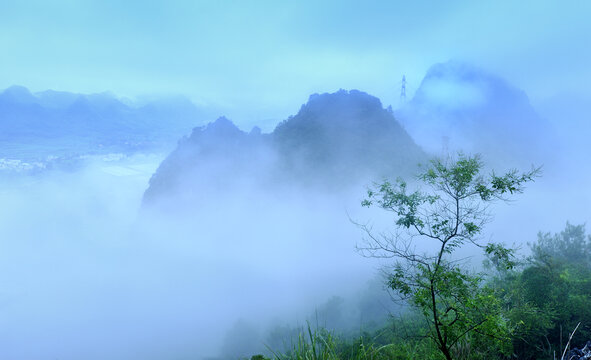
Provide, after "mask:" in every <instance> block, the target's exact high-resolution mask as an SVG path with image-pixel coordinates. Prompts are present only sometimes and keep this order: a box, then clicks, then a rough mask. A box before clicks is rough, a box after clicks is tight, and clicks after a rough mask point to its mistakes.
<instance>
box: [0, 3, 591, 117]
mask: <svg viewBox="0 0 591 360" xmlns="http://www.w3.org/2000/svg"><path fill="white" fill-rule="evenodd" d="M590 18H591V2H589V1H582V0H581V1H573V0H563V1H549V0H548V1H415V0H413V1H410V0H409V1H394V0H393V1H369V0H367V1H348V0H340V1H320V0H312V1H304V0H300V1H278V0H276V1H207V2H206V1H172V0H152V1H150V0H144V1H121V0H118V1H114V0H101V1H99V0H96V1H84V0H79V1H75V0H70V1H66V0H62V1H46V0H38V1H27V0H19V1H16V0H0V49H1V56H0V88H5V87H8V86H10V85H12V84H21V85H24V86H27V87H29V88H31V89H32V90H34V91H38V90H44V89H48V88H51V89H56V90H67V91H76V92H101V91H105V90H109V91H112V92H114V93H115V94H117V95H120V96H127V97H135V96H141V95H145V94H155V93H156V94H169V93H175V94H185V95H187V96H189V97H190V98H191V99H193V100H194V101H195V102H197V103H205V104H216V105H219V106H223V107H226V108H227V109H228V110H227V113H228V115H229V116H231V117H233V118H234V119H235V120H236V121H237V122H241V121H242V120H243V121H246V122H251V121H252V120H253V119H260V120H261V121H263V120H265V119H281V118H285V117H286V116H287V115H289V114H293V113H295V112H296V111H297V109H298V108H299V106H300V104H302V103H303V102H305V101H306V99H307V97H308V95H309V94H310V93H313V92H325V91H335V90H338V89H339V88H346V89H349V88H357V89H360V90H364V91H367V92H369V93H371V94H374V95H377V96H379V97H380V98H381V99H382V101H383V102H384V103H385V104H389V103H394V104H395V102H396V101H397V98H398V92H399V89H398V86H399V85H398V83H399V81H400V78H401V76H402V74H406V75H407V78H408V80H409V83H410V85H411V90H412V88H413V87H416V86H418V83H419V82H420V80H421V78H422V77H423V75H424V74H425V72H426V70H427V69H428V68H429V66H430V65H432V64H433V63H436V62H442V61H447V60H449V59H457V60H467V61H470V62H473V63H475V64H476V65H479V66H481V67H484V68H487V69H490V70H492V71H494V72H497V73H499V74H501V75H502V76H504V77H506V78H508V79H509V80H510V81H512V82H513V83H515V84H516V85H518V86H520V87H522V88H523V89H524V90H526V91H527V92H528V94H530V96H531V97H533V98H544V97H549V96H552V95H554V94H555V93H559V92H565V91H572V92H579V93H584V92H588V90H587V84H588V83H589V82H590V81H591V70H590V67H589V64H591V50H590V48H591V47H590V46H589V45H587V44H586V43H587V42H589V43H591V40H590V39H591V21H589V19H590Z"/></svg>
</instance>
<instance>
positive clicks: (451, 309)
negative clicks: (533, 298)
mask: <svg viewBox="0 0 591 360" xmlns="http://www.w3.org/2000/svg"><path fill="white" fill-rule="evenodd" d="M482 172H483V163H482V162H481V160H480V158H479V157H478V156H465V155H462V154H460V155H458V157H457V158H456V159H448V160H445V161H443V160H438V159H436V160H433V161H432V162H431V163H430V165H429V166H427V167H426V168H425V169H424V171H423V172H422V173H421V174H419V175H418V176H417V180H418V181H419V183H422V185H423V186H425V187H426V190H423V189H422V188H420V187H417V188H416V189H414V190H413V191H411V190H410V189H409V185H408V183H407V182H405V181H404V180H402V179H397V180H396V181H395V182H390V181H384V182H382V183H380V184H376V185H375V186H374V187H373V188H370V189H369V190H368V193H367V198H366V199H365V200H364V201H363V202H362V205H363V206H367V207H369V206H377V207H379V208H381V209H384V210H386V211H390V212H392V213H393V214H394V216H395V225H396V228H397V232H396V233H394V234H376V233H374V232H373V231H372V229H371V227H369V226H367V225H360V226H361V228H362V229H363V230H365V233H366V237H365V239H364V240H365V241H364V244H363V245H362V246H360V247H359V250H360V252H361V253H362V254H363V255H365V256H370V257H380V258H393V259H395V260H396V262H395V264H394V266H393V268H392V269H391V271H390V272H389V273H388V276H389V280H388V286H389V287H390V288H391V289H392V290H394V291H396V292H397V294H398V295H400V297H401V298H402V299H405V300H408V302H409V303H410V304H412V305H413V306H415V307H416V308H417V309H419V310H420V311H421V313H422V314H423V317H424V319H425V320H426V323H427V325H428V333H427V335H428V336H429V337H430V338H431V339H432V341H433V342H434V343H435V344H436V346H437V348H438V349H439V351H440V352H441V354H442V355H443V357H444V358H445V359H448V360H449V359H452V358H454V357H456V356H455V355H456V353H458V351H460V350H461V348H462V346H463V344H465V343H466V342H469V343H471V344H479V345H480V347H479V349H474V352H473V354H472V355H471V357H472V358H479V357H481V358H482V357H486V352H487V351H495V352H501V353H508V352H509V351H510V347H508V346H507V345H508V344H510V343H511V342H510V341H509V334H510V329H509V325H508V323H507V321H506V318H505V317H503V316H502V315H501V301H500V300H499V298H498V297H496V296H495V294H494V293H493V291H492V289H490V288H488V287H486V286H483V277H482V275H481V274H474V273H472V272H470V271H469V270H468V269H467V267H466V266H465V264H463V263H462V262H461V261H458V259H456V258H454V256H453V255H454V252H455V251H456V250H457V249H458V248H460V247H462V246H463V245H465V244H466V243H472V244H474V245H477V246H479V247H480V248H482V249H484V250H485V252H486V253H487V255H489V257H490V258H491V259H492V260H493V261H494V262H495V264H496V265H497V266H500V267H504V268H511V267H513V266H514V262H513V257H512V256H513V252H512V251H511V250H510V249H507V248H505V247H503V246H501V245H499V244H488V245H483V244H480V243H479V242H478V237H479V235H480V234H481V233H482V230H483V227H484V225H485V224H486V223H487V222H488V221H490V218H491V215H490V213H489V211H488V206H489V205H490V204H491V203H492V202H494V201H497V200H501V201H506V200H509V197H510V196H511V195H513V194H517V193H521V192H522V191H523V189H524V185H525V184H526V183H527V182H530V181H533V180H534V178H535V177H536V176H537V175H538V174H539V169H532V170H531V171H529V172H524V173H520V172H518V171H516V170H513V171H509V172H507V173H505V174H502V175H497V174H495V173H494V172H493V173H491V174H490V175H483V174H482ZM419 239H420V240H424V241H430V242H431V244H434V245H433V247H431V248H435V249H436V250H435V251H434V252H432V253H428V252H425V253H420V252H418V251H417V250H416V246H417V244H416V243H415V242H416V241H417V240H419ZM423 247H424V246H423Z"/></svg>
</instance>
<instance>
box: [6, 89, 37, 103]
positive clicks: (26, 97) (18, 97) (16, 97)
mask: <svg viewBox="0 0 591 360" xmlns="http://www.w3.org/2000/svg"><path fill="white" fill-rule="evenodd" d="M2 96H4V97H7V98H9V99H10V100H11V101H14V102H17V103H23V104H30V103H34V102H35V100H36V98H35V96H33V94H31V92H30V91H29V89H27V88H26V87H24V86H20V85H12V86H11V87H9V88H6V89H5V90H4V91H3V92H2Z"/></svg>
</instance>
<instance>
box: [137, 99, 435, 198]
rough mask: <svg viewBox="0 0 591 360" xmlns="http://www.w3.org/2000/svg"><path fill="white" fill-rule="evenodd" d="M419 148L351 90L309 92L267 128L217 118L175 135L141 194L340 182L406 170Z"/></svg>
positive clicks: (420, 158)
mask: <svg viewBox="0 0 591 360" xmlns="http://www.w3.org/2000/svg"><path fill="white" fill-rule="evenodd" d="M425 160H426V155H425V154H424V153H423V151H422V150H421V149H420V148H419V147H418V146H417V145H416V144H415V143H414V142H413V140H412V139H411V138H410V136H409V135H408V134H407V133H406V132H405V131H404V129H402V127H401V126H400V125H399V124H398V122H397V121H396V119H394V116H393V115H392V114H391V113H390V112H388V111H387V110H385V109H383V107H382V105H381V103H380V101H379V100H378V99H377V98H375V97H373V96H370V95H368V94H366V93H363V92H360V91H356V90H351V91H344V90H341V91H338V92H336V93H333V94H321V95H317V94H316V95H312V96H310V99H309V101H308V102H307V103H306V104H304V105H303V106H302V108H301V109H300V111H299V112H298V113H297V114H296V115H295V116H292V117H290V118H288V119H287V120H285V121H283V122H282V123H280V124H279V125H278V126H277V127H276V128H275V130H274V131H273V132H272V133H270V134H261V133H260V130H258V129H254V130H253V131H251V132H250V133H246V132H244V131H241V130H240V129H238V128H237V127H236V126H235V125H234V124H232V123H231V122H230V121H229V120H227V119H225V118H220V119H218V120H216V121H215V122H214V123H211V124H209V125H207V126H205V127H201V128H196V129H194V130H193V133H192V134H191V136H189V137H188V138H185V139H183V140H181V141H180V142H179V144H178V147H177V149H176V150H174V151H173V152H172V153H171V154H170V155H169V156H168V158H167V159H165V160H164V161H163V163H162V164H161V166H160V167H159V169H158V170H157V172H156V173H155V174H154V176H153V177H152V179H151V180H150V187H149V188H148V190H147V191H146V193H145V197H144V200H145V202H148V203H149V202H152V201H155V200H157V199H158V198H166V197H170V196H174V195H175V194H176V195H179V194H180V195H182V197H184V198H187V197H192V196H195V195H198V194H199V193H202V192H207V191H209V189H210V188H211V187H214V188H219V187H223V186H234V185H236V183H241V184H243V183H245V182H246V183H248V184H249V185H253V184H256V186H259V187H262V188H265V189H269V188H273V187H276V186H292V185H297V186H314V187H321V188H324V189H330V188H341V187H343V186H348V185H352V184H358V183H359V182H365V183H368V182H370V181H372V180H378V179H380V178H381V177H382V176H398V175H410V174H411V173H412V172H413V171H414V170H415V169H416V165H417V164H418V163H419V162H424V161H425Z"/></svg>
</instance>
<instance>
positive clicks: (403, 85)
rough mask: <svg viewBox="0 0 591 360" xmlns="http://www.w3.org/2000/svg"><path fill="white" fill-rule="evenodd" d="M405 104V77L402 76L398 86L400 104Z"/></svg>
mask: <svg viewBox="0 0 591 360" xmlns="http://www.w3.org/2000/svg"><path fill="white" fill-rule="evenodd" d="M405 102H406V75H402V85H401V86H400V103H401V104H404V103H405Z"/></svg>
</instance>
